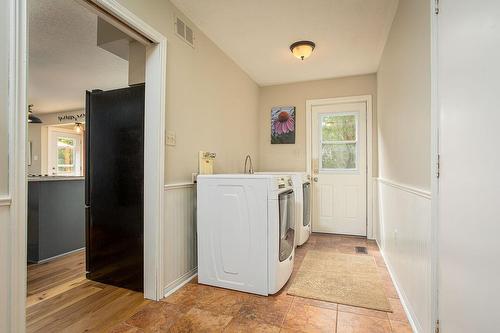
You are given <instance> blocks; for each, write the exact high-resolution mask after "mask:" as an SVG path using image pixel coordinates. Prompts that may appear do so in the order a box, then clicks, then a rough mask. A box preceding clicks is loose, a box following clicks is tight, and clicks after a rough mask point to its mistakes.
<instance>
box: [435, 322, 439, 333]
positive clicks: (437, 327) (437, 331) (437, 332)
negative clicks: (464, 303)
mask: <svg viewBox="0 0 500 333" xmlns="http://www.w3.org/2000/svg"><path fill="white" fill-rule="evenodd" d="M434 332H435V333H439V319H438V320H436V329H435V330H434Z"/></svg>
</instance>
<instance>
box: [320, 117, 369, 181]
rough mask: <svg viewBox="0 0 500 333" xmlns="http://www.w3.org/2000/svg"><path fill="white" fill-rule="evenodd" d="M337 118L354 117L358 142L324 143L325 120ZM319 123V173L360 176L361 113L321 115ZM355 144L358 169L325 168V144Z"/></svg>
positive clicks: (335, 141)
mask: <svg viewBox="0 0 500 333" xmlns="http://www.w3.org/2000/svg"><path fill="white" fill-rule="evenodd" d="M331 116H334V117H337V116H354V120H355V126H356V129H355V133H356V140H347V141H338V140H333V141H324V140H323V120H324V119H325V118H326V117H331ZM318 121H319V127H318V128H319V131H318V135H319V140H318V142H319V149H318V153H319V158H318V160H319V161H318V162H319V170H318V172H319V173H320V174H321V173H332V174H340V173H343V174H346V173H347V174H359V171H360V170H359V145H358V143H359V112H358V111H346V112H325V113H320V114H319V117H318ZM352 143H354V144H355V147H356V167H355V168H352V169H347V168H323V144H327V145H335V144H337V145H342V144H343V145H347V144H352Z"/></svg>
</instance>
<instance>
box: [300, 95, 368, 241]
mask: <svg viewBox="0 0 500 333" xmlns="http://www.w3.org/2000/svg"><path fill="white" fill-rule="evenodd" d="M306 112H307V114H306V121H307V125H306V126H307V136H306V138H307V139H306V140H307V142H306V146H307V162H306V163H307V171H308V173H309V174H311V176H312V180H313V182H312V187H313V188H312V208H313V209H312V214H311V221H312V231H313V232H321V233H333V234H344V235H356V236H366V237H368V238H373V230H372V217H371V214H372V180H371V177H372V175H371V174H372V162H371V161H372V157H371V156H372V149H371V136H372V129H371V126H372V120H371V114H372V112H371V96H359V97H345V98H332V99H321V100H309V101H307V105H306Z"/></svg>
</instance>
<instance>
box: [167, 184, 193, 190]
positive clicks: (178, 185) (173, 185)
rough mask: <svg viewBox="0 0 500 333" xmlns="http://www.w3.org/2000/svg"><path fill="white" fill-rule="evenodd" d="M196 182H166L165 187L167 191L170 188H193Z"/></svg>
mask: <svg viewBox="0 0 500 333" xmlns="http://www.w3.org/2000/svg"><path fill="white" fill-rule="evenodd" d="M195 185H196V184H195V183H176V184H165V185H164V186H163V188H164V189H165V191H168V190H175V189H178V188H191V187H194V186H195Z"/></svg>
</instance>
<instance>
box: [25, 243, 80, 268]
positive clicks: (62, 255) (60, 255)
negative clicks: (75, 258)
mask: <svg viewBox="0 0 500 333" xmlns="http://www.w3.org/2000/svg"><path fill="white" fill-rule="evenodd" d="M83 250H85V247H82V248H79V249H76V250H72V251H69V252H65V253H63V254H58V255H57V256H53V257H50V258H46V259H42V260H39V261H36V262H33V263H34V264H44V263H46V262H49V261H52V260H56V259H59V258H62V257H65V256H69V255H70V254H73V253H75V252H80V251H83Z"/></svg>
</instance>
